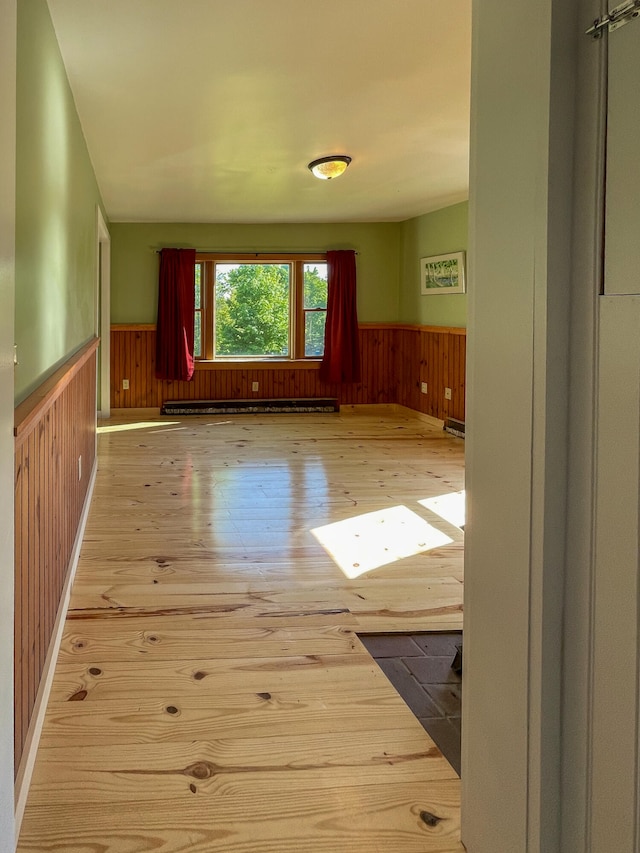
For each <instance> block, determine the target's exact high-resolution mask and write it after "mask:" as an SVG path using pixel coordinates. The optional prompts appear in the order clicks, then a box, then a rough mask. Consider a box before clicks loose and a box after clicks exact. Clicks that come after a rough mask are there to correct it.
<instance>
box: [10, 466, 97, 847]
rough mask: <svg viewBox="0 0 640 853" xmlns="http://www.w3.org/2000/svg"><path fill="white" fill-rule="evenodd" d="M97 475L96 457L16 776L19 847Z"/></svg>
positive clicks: (16, 820)
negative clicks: (21, 828) (23, 819)
mask: <svg viewBox="0 0 640 853" xmlns="http://www.w3.org/2000/svg"><path fill="white" fill-rule="evenodd" d="M97 472H98V460H97V457H96V459H94V462H93V468H92V470H91V477H90V479H89V485H88V487H87V494H86V496H85V501H84V506H83V508H82V515H81V516H80V522H79V524H78V530H77V531H76V538H75V540H74V543H73V550H72V552H71V557H70V559H69V565H68V568H67V577H66V580H65V583H64V588H63V590H62V596H61V597H60V604H59V605H58V613H57V615H56V621H55V624H54V626H53V633H52V636H51V642H50V643H49V650H48V652H47V657H46V660H45V663H44V668H43V670H42V678H41V679H40V686H39V688H38V694H37V696H36V701H35V705H34V707H33V714H32V716H31V722H30V724H29V731H28V733H27V738H26V740H25V744H24V750H23V753H22V760H21V761H20V766H19V767H18V773H17V775H16V781H15V789H14V790H15V828H16V845H17V843H18V838H19V836H20V827H21V824H22V818H23V816H24V810H25V807H26V804H27V795H28V793H29V786H30V784H31V777H32V775H33V768H34V765H35V761H36V754H37V752H38V744H39V742H40V735H41V734H42V727H43V725H44V717H45V712H46V710H47V703H48V701H49V694H50V693H51V684H52V682H53V674H54V672H55V668H56V662H57V660H58V652H59V651H60V644H61V642H62V633H63V630H64V623H65V618H66V615H67V609H68V607H69V600H70V598H71V586H72V584H73V580H74V578H75V574H76V569H77V567H78V560H79V558H80V548H81V547H82V540H83V538H84V531H85V527H86V525H87V518H88V517H89V509H90V507H91V498H92V496H93V488H94V486H95V482H96V475H97Z"/></svg>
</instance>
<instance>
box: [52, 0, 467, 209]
mask: <svg viewBox="0 0 640 853" xmlns="http://www.w3.org/2000/svg"><path fill="white" fill-rule="evenodd" d="M48 2H49V7H50V10H51V15H52V19H53V23H54V26H55V29H56V33H57V37H58V41H59V43H60V48H61V51H62V56H63V58H64V62H65V65H66V68H67V73H68V75H69V80H70V83H71V88H72V90H73V94H74V97H75V101H76V106H77V109H78V113H79V115H80V120H81V122H82V127H83V129H84V133H85V136H86V140H87V144H88V147H89V152H90V154H91V158H92V161H93V165H94V169H95V172H96V176H97V179H98V184H99V186H100V190H101V193H102V197H103V200H104V203H105V206H106V209H107V214H108V216H109V218H110V219H111V220H112V221H127V222H132V221H143V222H154V221H166V222H238V223H240V222H366V221H391V220H402V219H408V218H410V217H412V216H417V215H419V214H422V213H427V212H429V211H431V210H435V209H437V208H440V207H444V206H446V205H449V204H454V203H455V202H458V201H462V200H463V199H465V198H467V193H468V158H469V80H470V30H471V0H454V2H453V3H442V2H437V0H315V2H312V1H311V0H91V2H88V1H87V0H48ZM325 154H348V155H350V156H351V157H352V158H353V162H352V163H351V165H350V167H349V169H348V170H347V172H346V173H345V174H344V175H343V176H342V177H341V178H339V179H335V180H333V181H319V180H317V179H316V178H314V177H313V176H312V175H311V173H310V172H309V171H308V169H307V163H308V162H309V161H310V160H312V159H314V158H316V157H321V156H324V155H325Z"/></svg>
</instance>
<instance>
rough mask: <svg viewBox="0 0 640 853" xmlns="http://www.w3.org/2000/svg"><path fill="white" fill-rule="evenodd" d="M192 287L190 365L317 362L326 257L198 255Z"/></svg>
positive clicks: (321, 343)
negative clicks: (228, 361) (194, 360)
mask: <svg viewBox="0 0 640 853" xmlns="http://www.w3.org/2000/svg"><path fill="white" fill-rule="evenodd" d="M194 287H195V315H194V340H195V344H194V355H195V357H196V358H199V359H206V360H214V359H215V360H218V359H220V360H224V359H233V360H237V359H252V358H253V359H270V358H273V359H280V360H282V359H285V360H286V359H302V358H320V357H321V356H322V354H323V351H324V326H325V320H326V316H327V262H326V256H325V255H321V254H318V255H306V256H302V255H300V256H293V255H209V254H206V255H205V254H202V255H197V256H196V265H195V276H194Z"/></svg>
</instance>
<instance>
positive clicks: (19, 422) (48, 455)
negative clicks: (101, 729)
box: [14, 339, 98, 794]
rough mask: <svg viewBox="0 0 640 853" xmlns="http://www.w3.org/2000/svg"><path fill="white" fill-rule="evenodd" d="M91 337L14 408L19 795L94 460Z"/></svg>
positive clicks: (95, 343) (93, 352)
mask: <svg viewBox="0 0 640 853" xmlns="http://www.w3.org/2000/svg"><path fill="white" fill-rule="evenodd" d="M97 346H98V341H97V339H94V340H92V341H90V342H89V343H88V344H86V345H85V346H84V347H83V348H82V349H81V350H80V351H79V352H78V353H76V354H75V355H74V356H72V357H71V358H70V359H69V360H68V361H67V362H66V363H65V364H64V365H63V366H62V367H61V368H60V369H59V370H57V371H56V372H55V373H54V374H53V375H52V376H51V377H50V378H49V379H47V380H46V381H45V382H44V383H43V384H42V385H41V386H40V387H39V388H38V389H37V390H36V391H34V392H33V393H32V394H31V395H30V396H29V397H28V398H27V399H26V400H25V401H24V402H22V403H21V404H20V405H19V406H18V407H17V408H16V411H15V428H14V432H15V675H14V678H15V687H14V690H15V770H16V786H17V791H18V794H20V791H21V789H22V788H23V787H26V785H25V784H24V783H25V781H26V779H25V774H26V776H27V777H28V774H29V769H28V766H27V765H28V764H29V761H30V760H31V759H32V758H33V756H32V755H31V753H32V752H35V745H36V742H37V737H38V731H37V729H38V725H39V724H38V716H39V709H40V706H41V705H42V704H43V700H44V699H46V695H45V694H46V681H47V676H48V675H49V669H50V668H51V667H52V664H53V657H54V654H55V648H54V647H55V645H56V636H55V635H56V630H57V626H58V624H60V625H61V624H62V619H63V617H64V610H65V609H66V592H67V586H68V582H69V579H70V578H69V576H70V568H71V565H72V562H73V556H74V551H75V549H76V547H77V542H78V540H79V528H80V526H81V518H82V515H83V511H84V508H85V504H86V502H87V500H88V497H89V492H90V488H89V486H90V483H91V482H92V477H93V474H94V468H95V459H96V350H97Z"/></svg>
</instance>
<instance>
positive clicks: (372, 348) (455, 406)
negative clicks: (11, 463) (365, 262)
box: [111, 323, 466, 421]
mask: <svg viewBox="0 0 640 853" xmlns="http://www.w3.org/2000/svg"><path fill="white" fill-rule="evenodd" d="M359 336H360V354H361V359H362V381H361V382H359V383H356V384H353V385H342V386H339V385H329V384H327V383H324V382H321V381H320V379H319V376H318V367H319V363H318V362H313V361H301V362H280V363H279V364H277V365H276V364H274V363H273V362H252V363H250V364H243V363H241V362H236V363H229V362H227V363H222V362H218V363H207V364H198V365H197V366H196V372H195V374H194V378H193V380H192V381H191V382H165V381H159V380H158V379H156V378H155V348H156V328H155V325H153V324H136V325H131V324H123V325H114V326H112V327H111V405H112V407H114V408H159V407H160V406H161V405H162V403H163V402H164V401H165V400H203V399H206V400H227V399H250V398H254V397H255V398H256V399H275V398H278V397H281V398H287V397H293V398H296V397H336V398H337V399H338V400H339V402H340V403H341V404H342V405H348V404H352V405H354V404H355V405H361V404H368V403H387V404H388V403H398V404H400V405H403V406H407V407H409V408H411V409H415V410H416V411H419V412H423V413H424V414H428V415H431V416H433V417H436V418H441V419H443V420H444V419H445V418H448V417H453V418H457V419H458V420H462V421H463V420H464V397H465V354H466V347H465V344H466V329H458V328H455V329H454V328H441V327H438V326H407V325H401V324H397V323H384V324H382V323H376V324H361V325H360V329H359ZM123 380H128V383H129V387H128V389H125V388H123ZM253 382H257V383H258V391H253V390H252V384H253ZM423 382H426V383H427V393H426V394H423V393H422V392H421V384H422V383H423ZM446 388H450V389H451V399H447V398H446V397H445V389H446Z"/></svg>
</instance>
